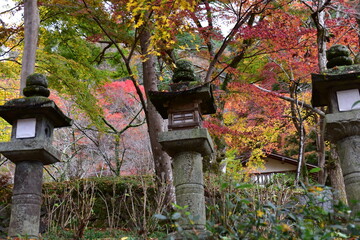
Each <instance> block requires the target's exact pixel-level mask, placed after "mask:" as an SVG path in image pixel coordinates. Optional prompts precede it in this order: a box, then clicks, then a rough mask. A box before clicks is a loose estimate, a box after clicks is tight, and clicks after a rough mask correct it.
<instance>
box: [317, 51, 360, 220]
mask: <svg viewBox="0 0 360 240" xmlns="http://www.w3.org/2000/svg"><path fill="white" fill-rule="evenodd" d="M349 54H350V52H349V50H348V49H347V48H346V47H345V46H342V45H335V46H333V47H331V48H330V49H329V50H328V52H327V57H328V67H332V68H330V69H328V70H327V71H326V72H324V73H322V74H312V85H313V90H312V100H311V101H312V105H313V106H314V107H320V106H328V112H327V114H326V115H325V122H326V135H325V137H326V139H327V140H329V141H331V142H333V143H335V144H336V146H337V152H338V155H339V158H340V161H341V168H342V172H343V176H344V183H345V190H346V195H347V199H348V202H349V205H350V207H351V209H352V212H353V214H356V213H357V212H360V65H357V64H354V65H349V64H351V63H352V60H351V59H349ZM341 59H343V60H345V61H341Z"/></svg>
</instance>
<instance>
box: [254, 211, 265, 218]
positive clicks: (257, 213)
mask: <svg viewBox="0 0 360 240" xmlns="http://www.w3.org/2000/svg"><path fill="white" fill-rule="evenodd" d="M264 214H265V213H264V212H263V211H261V210H257V211H256V216H258V217H262V216H264Z"/></svg>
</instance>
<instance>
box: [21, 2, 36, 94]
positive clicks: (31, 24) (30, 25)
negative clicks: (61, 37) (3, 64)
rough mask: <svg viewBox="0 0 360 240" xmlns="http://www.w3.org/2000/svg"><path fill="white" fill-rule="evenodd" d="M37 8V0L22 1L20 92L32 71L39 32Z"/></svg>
mask: <svg viewBox="0 0 360 240" xmlns="http://www.w3.org/2000/svg"><path fill="white" fill-rule="evenodd" d="M39 24H40V17H39V10H38V7H37V0H25V1H24V25H25V30H24V31H25V33H24V36H25V37H24V42H25V45H24V52H23V58H22V68H21V80H20V94H22V90H23V89H24V87H25V84H26V78H27V76H29V75H30V74H32V73H34V69H35V58H36V48H37V41H38V34H39Z"/></svg>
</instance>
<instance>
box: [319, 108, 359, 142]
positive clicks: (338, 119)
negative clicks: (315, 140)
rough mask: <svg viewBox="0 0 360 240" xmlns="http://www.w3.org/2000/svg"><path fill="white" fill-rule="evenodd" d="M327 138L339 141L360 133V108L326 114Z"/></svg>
mask: <svg viewBox="0 0 360 240" xmlns="http://www.w3.org/2000/svg"><path fill="white" fill-rule="evenodd" d="M325 122H326V139H327V140H329V141H331V142H333V143H337V141H339V140H341V139H343V138H347V137H351V136H355V135H360V110H353V111H349V112H339V113H332V114H326V116H325Z"/></svg>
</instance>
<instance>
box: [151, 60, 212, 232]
mask: <svg viewBox="0 0 360 240" xmlns="http://www.w3.org/2000/svg"><path fill="white" fill-rule="evenodd" d="M176 65H177V68H176V70H175V73H174V77H173V82H174V83H173V84H171V85H170V87H171V91H169V92H157V91H153V92H149V96H150V100H151V102H152V103H153V104H154V106H155V107H156V109H157V111H158V112H159V113H160V115H161V116H162V117H163V118H164V119H168V130H169V131H167V132H161V133H160V134H159V136H158V140H159V142H160V144H161V145H162V147H163V149H164V150H165V151H166V152H167V153H168V154H169V155H170V156H171V157H172V160H173V164H172V166H173V176H174V186H175V194H176V203H177V204H178V205H180V206H188V208H187V209H186V210H185V211H188V212H190V214H191V215H192V216H193V217H194V221H193V224H190V222H188V221H187V220H186V219H183V220H182V222H181V225H182V227H183V229H184V230H185V231H192V230H194V229H196V230H197V231H198V232H199V231H200V232H201V231H203V232H202V233H203V235H201V234H200V235H201V236H200V235H199V237H200V238H205V235H206V234H205V231H204V230H205V222H206V216H205V197H204V184H203V163H202V160H203V158H204V157H206V156H209V155H211V154H212V153H213V152H214V147H213V143H212V140H211V138H210V135H209V133H208V131H207V129H205V128H203V126H202V115H205V114H212V113H215V112H216V108H215V105H214V98H213V94H212V87H211V85H209V84H206V85H202V86H197V87H196V86H194V85H193V83H194V82H195V80H196V78H195V75H194V72H193V70H192V64H191V63H189V62H187V61H179V62H177V63H176Z"/></svg>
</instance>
